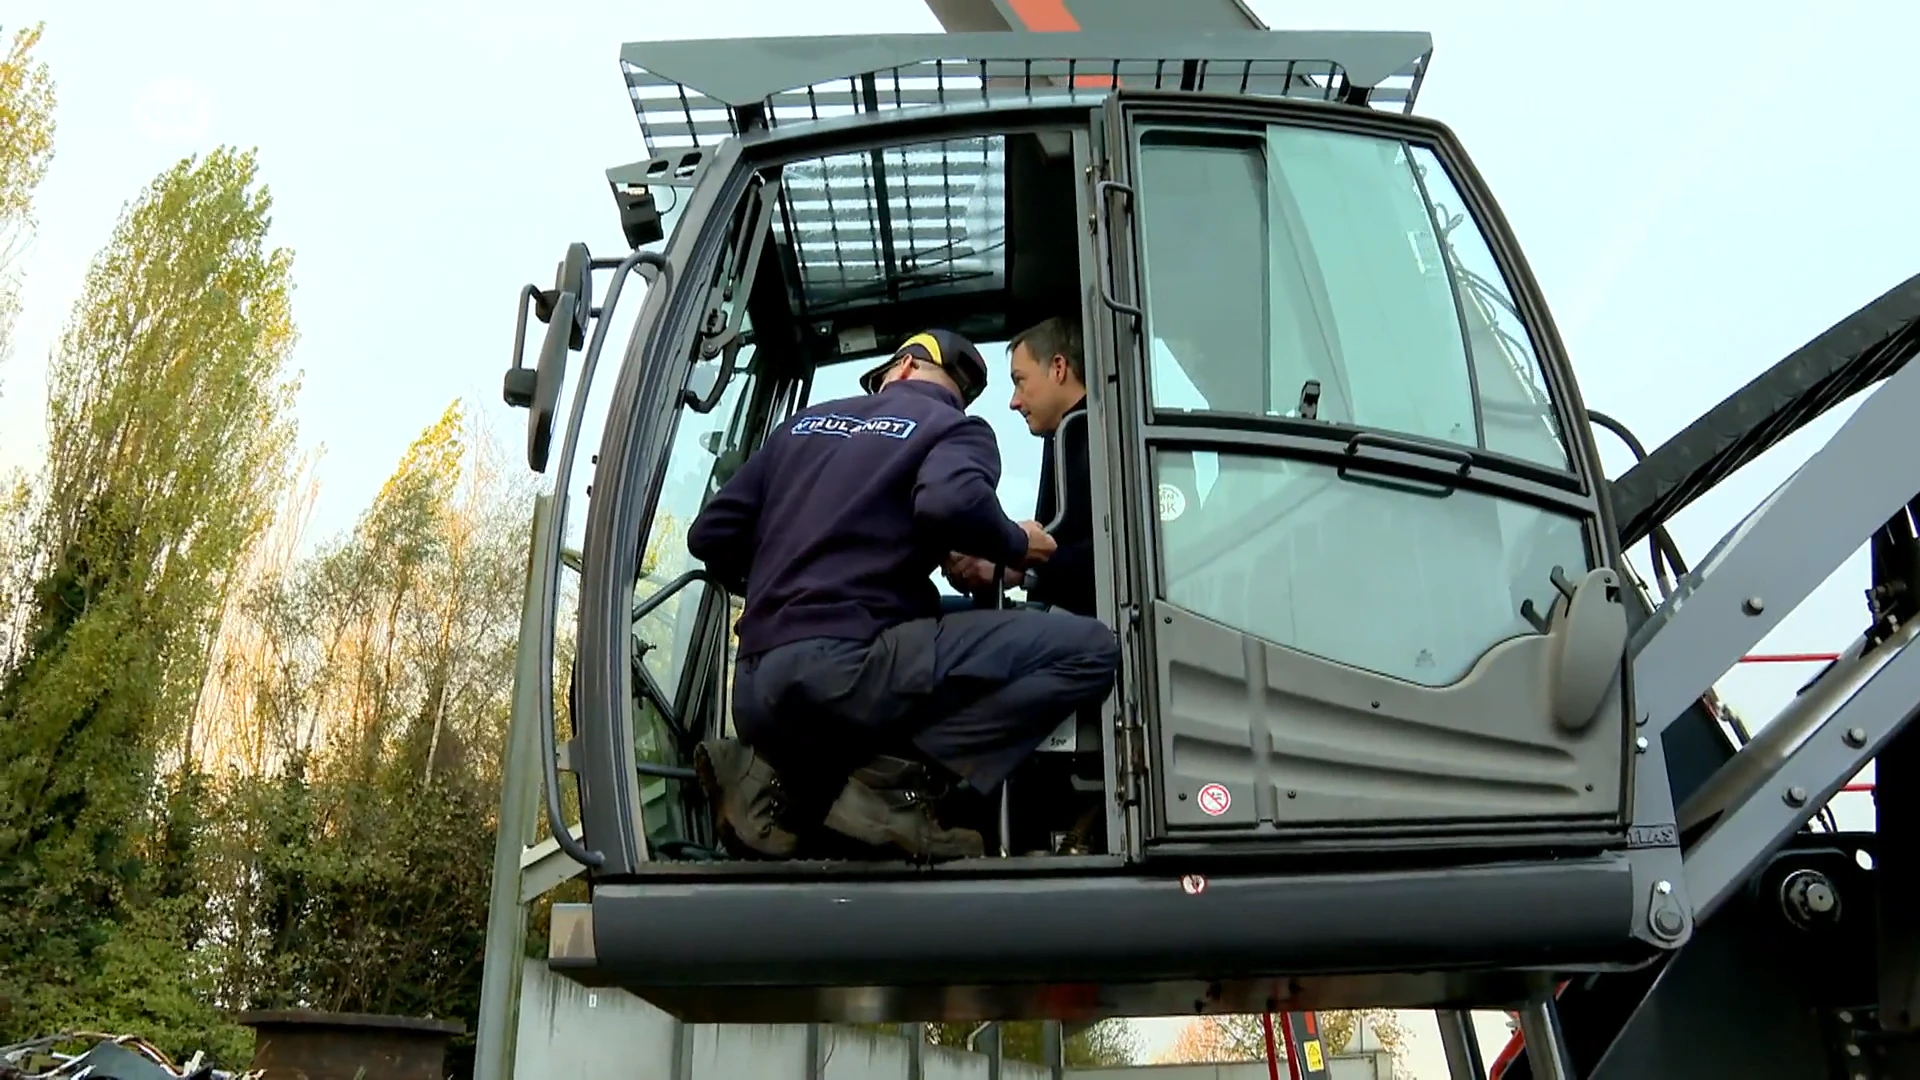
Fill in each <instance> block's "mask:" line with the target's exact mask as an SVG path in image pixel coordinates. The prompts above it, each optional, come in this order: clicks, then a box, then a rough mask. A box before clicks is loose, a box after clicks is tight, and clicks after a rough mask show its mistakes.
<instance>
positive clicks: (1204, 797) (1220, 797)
mask: <svg viewBox="0 0 1920 1080" xmlns="http://www.w3.org/2000/svg"><path fill="white" fill-rule="evenodd" d="M1194 801H1195V802H1197V803H1199V804H1200V812H1201V813H1203V814H1205V815H1207V816H1208V817H1219V816H1220V815H1221V814H1224V813H1226V812H1227V807H1229V806H1232V805H1233V793H1232V792H1230V791H1228V790H1227V786H1226V785H1225V784H1208V785H1207V786H1206V787H1203V788H1201V789H1200V794H1198V795H1196V796H1194Z"/></svg>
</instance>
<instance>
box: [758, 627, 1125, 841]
mask: <svg viewBox="0 0 1920 1080" xmlns="http://www.w3.org/2000/svg"><path fill="white" fill-rule="evenodd" d="M1119 664H1120V646H1119V644H1118V642H1117V641H1116V640H1115V639H1114V634H1113V631H1111V630H1109V629H1107V627H1106V624H1104V623H1102V622H1100V621H1099V620H1098V619H1089V618H1085V617H1083V616H1079V615H1069V614H1065V613H1063V612H1041V611H992V610H981V611H962V612H957V613H955V614H951V615H947V616H945V617H943V618H939V619H915V620H913V621H911V622H906V623H902V624H900V625H898V626H893V627H890V628H888V629H887V630H885V631H883V632H882V633H881V634H880V636H879V637H878V638H876V639H874V640H873V641H871V642H859V641H845V640H840V639H834V638H809V639H807V640H804V641H796V642H793V643H791V644H788V645H782V646H779V647H778V648H774V649H769V650H768V651H767V652H765V653H762V654H761V655H759V656H755V657H749V658H747V659H744V660H741V661H740V663H739V665H738V667H737V669H736V671H735V674H734V684H733V724H734V730H735V731H736V732H737V733H738V734H739V736H740V738H741V740H742V741H743V742H745V743H746V744H747V745H749V746H751V747H753V748H754V749H755V750H756V751H757V752H758V753H760V755H761V756H762V757H764V758H766V760H767V761H768V763H769V764H771V765H772V766H773V767H774V768H775V769H776V770H778V771H779V772H780V773H781V776H782V780H783V783H785V784H786V785H787V786H788V787H789V788H793V787H795V786H796V785H806V786H809V787H811V786H813V785H816V784H817V785H819V790H817V791H815V792H812V793H811V796H812V797H810V798H804V801H807V802H812V801H813V799H815V798H818V799H825V800H831V799H832V798H833V796H835V795H837V794H838V793H839V789H840V787H841V786H843V784H844V782H845V779H846V777H847V775H848V774H849V773H851V772H852V771H853V770H854V769H857V768H859V767H860V766H862V765H864V764H866V763H867V762H868V761H869V760H871V759H872V758H873V757H874V756H875V755H876V754H896V755H901V756H924V757H926V758H930V759H932V760H933V761H935V762H937V763H939V764H941V765H943V766H945V767H946V768H947V769H949V770H951V771H952V772H953V773H955V774H956V775H957V776H959V777H960V778H962V779H964V780H965V781H966V783H967V785H968V786H969V787H971V788H973V789H974V790H976V791H978V792H981V793H982V794H985V793H988V792H991V791H993V790H994V789H995V788H997V787H999V785H1000V782H1001V781H1003V780H1005V779H1006V778H1007V775H1008V774H1009V773H1011V772H1012V771H1013V770H1014V768H1015V767H1016V766H1017V765H1019V764H1020V763H1021V762H1022V761H1024V760H1026V758H1027V757H1028V756H1029V755H1030V754H1032V753H1033V751H1034V749H1035V748H1036V747H1038V746H1039V745H1040V742H1041V740H1043V739H1045V738H1046V737H1047V735H1048V733H1050V732H1051V731H1052V730H1053V729H1054V728H1055V727H1057V726H1058V725H1059V723H1060V721H1061V720H1063V719H1065V718H1066V717H1068V716H1071V715H1073V714H1075V713H1077V712H1079V711H1080V710H1081V709H1084V708H1088V707H1091V706H1094V705H1097V704H1099V703H1100V702H1101V701H1102V700H1104V699H1105V698H1106V696H1107V693H1108V691H1109V690H1111V689H1112V686H1113V676H1114V672H1115V671H1116V670H1117V669H1118V667H1119ZM910 748H911V749H917V750H918V751H919V755H913V754H912V753H911V749H910ZM796 797H797V798H800V797H799V795H798V792H796ZM810 809H811V808H810ZM819 810H820V812H824V807H819Z"/></svg>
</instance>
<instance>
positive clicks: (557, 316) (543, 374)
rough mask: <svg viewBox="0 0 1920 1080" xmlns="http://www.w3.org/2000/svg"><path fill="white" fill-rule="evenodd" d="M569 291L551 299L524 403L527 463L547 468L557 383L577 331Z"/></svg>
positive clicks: (575, 301) (538, 469)
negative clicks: (528, 398)
mask: <svg viewBox="0 0 1920 1080" xmlns="http://www.w3.org/2000/svg"><path fill="white" fill-rule="evenodd" d="M581 306H582V305H581V304H580V303H579V301H578V299H577V298H576V297H575V296H574V294H573V293H571V292H562V293H561V294H560V295H559V297H558V298H557V299H555V300H554V303H553V319H552V321H550V322H548V323H547V334H546V337H544V338H542V339H541V341H540V362H539V365H538V366H537V367H535V369H534V384H533V400H532V402H531V403H530V404H529V405H528V407H527V465H528V467H529V468H531V469H532V470H533V471H534V472H537V473H543V472H546V471H547V450H548V448H549V447H550V446H551V445H552V443H553V415H554V413H555V411H556V410H557V409H558V408H559V404H560V384H561V383H563V382H565V381H566V377H567V353H568V352H569V351H570V350H571V348H572V347H573V346H572V339H573V338H574V336H575V334H576V333H577V328H578V322H577V319H576V312H577V311H578V310H579V309H580V308H581Z"/></svg>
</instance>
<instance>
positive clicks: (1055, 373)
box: [1047, 353, 1073, 386]
mask: <svg viewBox="0 0 1920 1080" xmlns="http://www.w3.org/2000/svg"><path fill="white" fill-rule="evenodd" d="M1072 370H1073V368H1071V367H1069V366H1068V365H1067V358H1066V357H1064V356H1061V355H1060V354H1059V353H1054V354H1053V363H1052V365H1051V366H1050V367H1049V368H1048V371H1047V374H1048V375H1050V376H1052V377H1053V381H1054V383H1055V384H1056V385H1059V386H1065V385H1066V384H1067V375H1068V373H1069V372H1071V371H1072Z"/></svg>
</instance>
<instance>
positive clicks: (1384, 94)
mask: <svg viewBox="0 0 1920 1080" xmlns="http://www.w3.org/2000/svg"><path fill="white" fill-rule="evenodd" d="M1183 66H1184V65H1183V64H1182V63H1181V62H1180V61H1177V60H1173V61H1168V60H1127V61H1120V60H1116V61H1108V62H1107V63H1105V64H1099V65H1094V64H1089V63H1084V62H1080V61H1075V60H1054V61H1033V60H1024V61H1001V62H997V63H996V62H993V61H984V60H983V61H974V62H971V63H969V62H967V61H964V60H954V61H947V60H933V61H927V62H924V63H919V64H914V65H911V66H908V67H899V68H889V69H887V70H885V71H878V72H864V73H861V74H859V75H853V76H849V77H846V78H842V79H835V80H833V81H831V82H827V83H821V84H817V85H814V86H803V87H800V88H799V89H796V90H784V91H781V92H779V93H776V94H770V95H768V96H767V97H766V98H765V99H764V100H763V101H762V103H761V104H762V107H763V108H764V110H765V112H764V114H763V115H765V117H766V119H767V126H768V127H770V128H773V129H775V130H778V129H779V128H780V127H782V126H783V125H791V124H795V123H806V122H810V121H816V120H832V119H837V118H840V117H845V116H857V115H860V114H862V113H871V112H883V111H889V110H893V109H906V108H913V107H916V106H922V107H924V106H941V105H993V104H998V103H1001V102H1009V101H1015V100H1022V101H1042V100H1046V101H1074V100H1082V99H1084V100H1086V101H1088V102H1090V103H1091V102H1093V101H1096V100H1098V99H1099V98H1101V97H1103V96H1105V95H1106V94H1107V92H1108V91H1109V90H1111V89H1112V87H1113V84H1114V83H1115V81H1118V82H1119V84H1120V85H1121V86H1122V87H1141V88H1150V89H1154V90H1177V89H1180V88H1181V69H1182V67H1183ZM622 67H623V68H624V69H625V73H626V78H627V92H628V94H629V95H630V96H631V97H632V99H633V112H634V116H635V117H637V118H638V119H639V121H640V135H641V138H643V139H645V140H646V143H647V151H648V152H649V153H652V154H663V153H666V152H668V151H671V150H677V149H682V148H685V147H689V146H703V147H704V146H712V145H715V144H717V143H719V142H721V141H723V140H725V139H727V138H730V137H732V136H734V135H738V134H740V128H739V122H738V117H737V114H736V112H735V110H733V109H732V108H729V107H728V106H726V105H724V104H721V103H720V102H718V101H716V100H714V99H713V98H710V97H708V96H707V95H705V94H702V93H700V92H699V91H697V90H692V89H689V88H688V87H686V86H684V85H682V84H680V83H676V82H671V81H669V80H667V79H663V78H661V77H660V76H657V75H654V74H653V73H651V72H648V71H646V70H644V69H641V68H637V67H634V66H633V65H631V64H626V63H624V62H623V64H622ZM1196 75H1197V78H1196V81H1195V84H1194V85H1192V86H1189V87H1188V89H1193V90H1197V91H1200V92H1209V93H1227V94H1236V93H1239V94H1244V93H1253V92H1265V93H1266V94H1268V95H1269V96H1275V97H1293V98H1306V99H1310V100H1319V101H1339V100H1341V99H1342V95H1343V94H1345V93H1346V91H1347V87H1348V85H1349V84H1348V81H1347V77H1346V73H1345V72H1344V71H1342V70H1341V69H1340V66H1339V65H1338V64H1335V63H1332V62H1331V61H1314V62H1303V61H1297V60H1242V61H1237V62H1232V63H1228V62H1223V61H1217V60H1216V61H1210V62H1209V61H1201V62H1200V63H1199V65H1198V70H1197V72H1196ZM1407 81H1408V82H1409V83H1411V77H1409V78H1408V80H1407ZM1250 87H1251V88H1254V89H1249V88H1250ZM1371 103H1372V104H1373V105H1374V106H1375V107H1382V106H1383V105H1385V104H1392V105H1395V106H1403V107H1405V108H1408V109H1410V108H1411V104H1412V92H1411V88H1410V86H1409V88H1407V89H1400V88H1396V87H1386V88H1382V89H1381V90H1376V91H1375V92H1374V94H1373V95H1372V98H1371Z"/></svg>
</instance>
